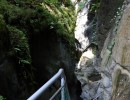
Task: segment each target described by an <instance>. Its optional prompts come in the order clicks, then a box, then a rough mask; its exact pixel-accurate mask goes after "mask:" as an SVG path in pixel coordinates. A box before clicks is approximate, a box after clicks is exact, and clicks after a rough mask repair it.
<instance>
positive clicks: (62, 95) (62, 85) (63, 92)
mask: <svg viewBox="0 0 130 100" xmlns="http://www.w3.org/2000/svg"><path fill="white" fill-rule="evenodd" d="M61 87H62V89H61V100H65V77H64V73H62V75H61Z"/></svg>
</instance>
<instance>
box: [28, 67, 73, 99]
mask: <svg viewBox="0 0 130 100" xmlns="http://www.w3.org/2000/svg"><path fill="white" fill-rule="evenodd" d="M59 78H60V79H61V86H60V88H59V89H58V90H57V91H56V92H55V93H54V94H53V95H52V97H50V99H49V100H53V99H54V98H55V97H56V96H57V95H58V94H59V93H61V100H71V99H70V96H69V92H68V88H67V83H66V77H65V74H64V70H63V69H60V70H59V71H58V72H57V73H56V74H55V75H54V76H53V77H52V78H51V79H50V80H49V81H48V82H46V83H45V84H44V85H43V86H42V87H41V88H40V89H38V90H37V91H36V92H35V93H34V94H33V95H32V96H31V97H29V98H28V99H27V100H37V99H38V98H39V97H40V96H41V95H42V94H43V93H44V92H45V91H46V90H47V89H48V88H49V87H50V86H51V85H52V84H53V83H54V82H56V81H57V80H58V79H59Z"/></svg>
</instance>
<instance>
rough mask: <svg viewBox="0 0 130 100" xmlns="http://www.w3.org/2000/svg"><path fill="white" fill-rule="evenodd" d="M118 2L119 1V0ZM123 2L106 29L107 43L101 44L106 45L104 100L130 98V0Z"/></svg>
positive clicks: (102, 65) (102, 57) (102, 68)
mask: <svg viewBox="0 0 130 100" xmlns="http://www.w3.org/2000/svg"><path fill="white" fill-rule="evenodd" d="M116 2H117V3H118V1H116ZM119 2H120V1H119ZM120 3H121V2H120ZM122 4H123V6H121V7H118V11H117V14H116V17H115V21H114V23H113V25H111V28H110V29H109V31H106V33H107V34H106V36H107V38H106V40H105V43H104V44H101V45H104V47H103V50H102V51H101V59H102V60H101V75H102V82H101V86H102V88H103V100H129V99H130V97H129V92H130V89H129V84H130V76H129V75H130V72H129V57H130V56H129V55H130V52H129V51H130V47H129V46H130V41H129V37H130V34H129V33H130V29H129V25H130V17H129V16H130V5H129V1H124V3H122ZM113 6H114V5H113ZM109 24H110V23H109ZM100 27H101V26H100ZM104 27H108V26H107V25H106V26H104ZM101 30H102V29H101ZM103 30H104V29H103ZM103 33H104V32H103ZM100 38H102V37H100ZM103 38H104V37H103ZM104 39H105V38H104ZM102 41H103V40H102Z"/></svg>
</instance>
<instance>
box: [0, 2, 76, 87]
mask: <svg viewBox="0 0 130 100" xmlns="http://www.w3.org/2000/svg"><path fill="white" fill-rule="evenodd" d="M75 18H76V16H75V13H74V7H73V6H72V4H71V2H70V0H43V1H41V0H39V1H37V0H22V1H21V0H0V32H3V34H4V30H3V29H5V28H3V27H5V26H6V29H7V30H6V33H7V32H8V35H9V38H10V44H11V47H10V51H9V52H8V55H9V56H11V57H14V58H15V60H16V63H17V68H16V69H18V70H20V71H19V73H18V75H19V76H18V77H20V78H19V79H20V80H23V81H26V82H23V83H25V84H28V85H29V84H32V83H33V82H34V78H33V70H32V69H33V68H32V66H31V55H30V45H29V40H30V38H31V35H33V34H41V33H42V34H53V36H54V35H55V36H56V37H58V38H61V39H62V40H63V41H65V43H66V45H68V46H69V47H70V48H68V49H71V47H74V34H73V33H74V28H75ZM70 52H71V50H70Z"/></svg>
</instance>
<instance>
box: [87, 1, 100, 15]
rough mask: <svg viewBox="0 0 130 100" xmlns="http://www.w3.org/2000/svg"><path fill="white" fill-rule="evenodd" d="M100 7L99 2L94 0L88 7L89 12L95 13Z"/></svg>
mask: <svg viewBox="0 0 130 100" xmlns="http://www.w3.org/2000/svg"><path fill="white" fill-rule="evenodd" d="M99 7H100V0H94V3H92V5H91V6H90V10H89V11H90V12H92V13H96V12H97V11H98V9H99Z"/></svg>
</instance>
